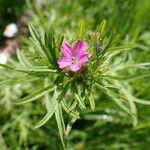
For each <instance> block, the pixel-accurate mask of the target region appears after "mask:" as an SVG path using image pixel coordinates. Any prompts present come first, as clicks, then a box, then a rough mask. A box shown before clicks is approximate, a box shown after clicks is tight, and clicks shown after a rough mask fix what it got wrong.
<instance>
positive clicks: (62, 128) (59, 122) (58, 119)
mask: <svg viewBox="0 0 150 150" xmlns="http://www.w3.org/2000/svg"><path fill="white" fill-rule="evenodd" d="M61 111H62V110H61V106H60V104H59V103H58V102H56V108H55V118H56V122H57V126H58V130H59V135H60V138H61V142H62V145H63V147H64V148H65V147H66V146H65V142H64V132H65V126H64V119H63V116H62V112H61Z"/></svg>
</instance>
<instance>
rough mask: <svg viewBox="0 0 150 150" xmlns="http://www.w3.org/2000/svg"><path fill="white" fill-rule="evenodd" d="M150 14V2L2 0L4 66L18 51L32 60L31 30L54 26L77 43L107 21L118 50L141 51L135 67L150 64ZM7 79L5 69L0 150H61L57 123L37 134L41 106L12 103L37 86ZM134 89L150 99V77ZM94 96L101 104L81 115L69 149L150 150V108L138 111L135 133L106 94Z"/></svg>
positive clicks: (0, 94) (0, 105)
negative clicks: (82, 30) (79, 36)
mask: <svg viewBox="0 0 150 150" xmlns="http://www.w3.org/2000/svg"><path fill="white" fill-rule="evenodd" d="M149 12H150V1H149V0H57V1H56V0H47V1H46V0H0V63H6V62H7V61H10V62H12V63H13V62H14V61H15V59H16V56H15V54H16V50H17V49H18V48H21V49H24V51H25V52H26V53H27V54H28V45H29V44H30V42H29V39H28V37H29V31H28V24H33V25H34V26H35V27H38V28H39V29H40V30H44V31H47V30H48V28H49V26H51V25H54V26H55V28H56V29H57V31H58V32H61V33H65V34H66V35H67V36H68V37H69V38H70V39H71V38H72V37H76V33H77V29H79V28H80V25H81V24H82V23H84V26H85V28H87V30H88V32H89V34H92V31H93V30H95V28H96V26H97V25H98V24H100V22H101V21H102V20H103V19H106V20H107V22H108V23H107V33H108V34H109V33H110V32H111V31H115V32H117V33H119V34H120V39H119V42H118V44H130V43H136V44H137V45H138V48H137V49H136V50H133V51H132V52H130V55H131V57H132V60H133V61H135V62H137V63H141V62H149V61H150V54H149V52H150V13H149ZM121 57H122V56H120V59H121ZM133 71H135V72H136V73H137V74H140V73H141V72H140V71H137V70H133ZM3 73H4V70H2V68H0V81H1V82H0V150H41V149H42V150H59V149H60V150H61V149H62V148H61V142H60V139H59V135H58V131H57V128H56V124H55V121H54V118H52V119H51V120H50V121H48V122H47V123H46V125H44V126H43V127H41V128H39V129H36V130H33V129H32V126H33V124H35V122H38V120H39V118H41V116H43V115H44V113H45V108H44V107H43V105H41V102H36V103H30V104H27V105H25V106H23V107H22V106H17V107H16V106H14V105H13V100H16V99H19V98H21V97H23V96H25V95H26V94H27V93H26V91H27V90H29V89H30V88H31V87H33V85H31V84H30V83H29V82H28V83H27V82H24V83H17V84H16V82H15V81H14V82H13V83H9V82H7V83H3V82H2V81H3ZM126 73H127V72H124V74H126ZM8 76H9V75H8ZM127 82H128V81H127ZM127 84H128V83H127ZM130 85H131V86H130V88H131V90H132V91H134V94H135V96H136V97H138V98H141V99H150V76H149V77H147V78H141V79H138V80H134V81H132V82H130ZM95 95H96V96H97V97H98V99H99V101H97V103H96V110H95V111H94V112H91V111H90V109H89V110H88V109H87V110H86V111H84V112H82V115H81V116H82V117H81V118H82V119H80V120H77V121H76V123H75V124H74V125H73V130H72V131H71V133H70V137H69V139H70V149H71V150H149V147H150V109H149V106H143V105H137V108H138V120H139V122H138V125H137V126H136V127H133V125H132V123H131V121H130V117H129V116H128V115H127V114H126V113H125V112H123V111H122V110H120V109H119V108H118V107H117V106H116V105H114V104H113V103H112V102H111V101H108V99H109V98H108V97H107V96H106V95H105V94H104V93H101V92H99V91H95Z"/></svg>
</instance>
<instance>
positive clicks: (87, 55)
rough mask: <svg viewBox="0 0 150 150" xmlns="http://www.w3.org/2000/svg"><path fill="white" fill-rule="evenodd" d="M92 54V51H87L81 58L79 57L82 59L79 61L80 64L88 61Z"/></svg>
mask: <svg viewBox="0 0 150 150" xmlns="http://www.w3.org/2000/svg"><path fill="white" fill-rule="evenodd" d="M91 56H92V54H91V53H87V52H86V53H85V55H82V56H80V58H79V60H80V61H79V63H80V64H83V63H85V62H87V61H88V60H89V58H90V57H91Z"/></svg>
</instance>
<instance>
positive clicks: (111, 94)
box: [96, 82, 134, 116]
mask: <svg viewBox="0 0 150 150" xmlns="http://www.w3.org/2000/svg"><path fill="white" fill-rule="evenodd" d="M96 83H97V85H98V86H99V88H100V89H101V90H102V91H103V92H104V93H106V94H107V95H108V96H109V97H110V98H111V99H112V100H113V101H114V102H115V103H116V104H117V105H118V106H119V107H120V108H122V109H123V110H124V111H125V112H127V113H128V114H130V115H131V116H132V115H134V114H133V113H132V111H131V110H130V109H129V108H128V107H127V106H126V105H125V104H124V103H123V102H124V99H122V98H121V96H120V95H117V94H116V93H114V92H112V91H110V90H109V89H108V88H106V87H104V86H102V85H101V84H100V83H98V82H96Z"/></svg>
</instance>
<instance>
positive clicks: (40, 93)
mask: <svg viewBox="0 0 150 150" xmlns="http://www.w3.org/2000/svg"><path fill="white" fill-rule="evenodd" d="M55 88H56V87H55V86H54V87H52V86H51V85H50V86H47V87H45V88H42V89H39V90H37V91H36V92H34V93H32V94H31V95H29V96H26V97H25V98H23V99H21V100H18V101H16V104H17V105H21V104H26V103H29V102H32V101H35V100H37V99H38V98H40V97H42V96H43V95H45V94H46V93H48V92H51V91H53V90H54V89H55Z"/></svg>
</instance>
